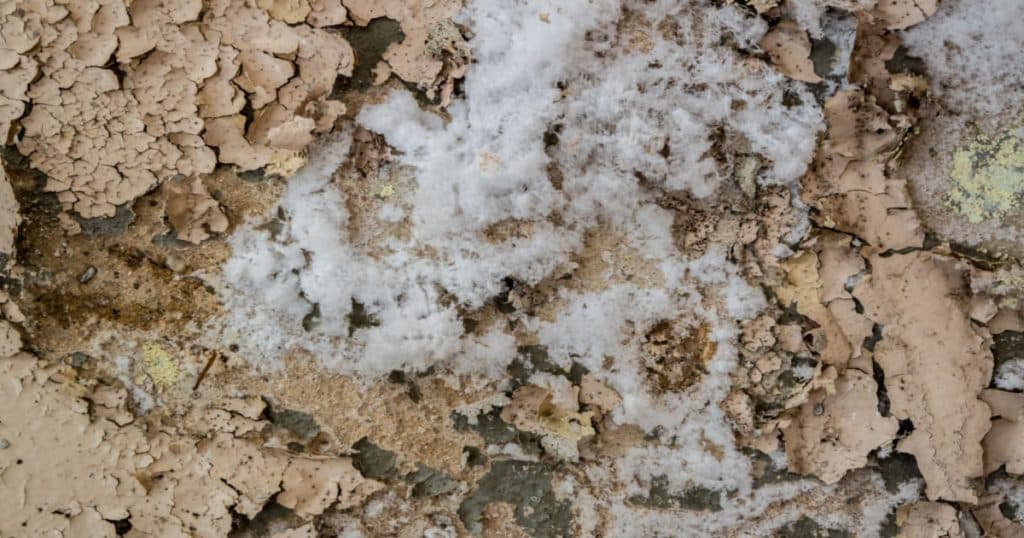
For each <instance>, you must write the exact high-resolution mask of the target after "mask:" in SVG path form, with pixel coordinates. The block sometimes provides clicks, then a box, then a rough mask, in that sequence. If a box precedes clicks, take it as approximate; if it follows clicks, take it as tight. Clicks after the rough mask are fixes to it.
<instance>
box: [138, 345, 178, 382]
mask: <svg viewBox="0 0 1024 538" xmlns="http://www.w3.org/2000/svg"><path fill="white" fill-rule="evenodd" d="M142 366H143V368H145V370H146V375H148V376H149V378H150V379H151V380H153V384H154V385H157V386H171V385H174V384H175V383H177V382H178V379H179V378H180V376H181V372H180V371H179V370H178V364H177V363H176V362H174V359H173V358H172V357H171V355H170V353H168V352H167V351H165V350H164V348H162V347H160V344H157V343H156V342H146V343H144V344H142Z"/></svg>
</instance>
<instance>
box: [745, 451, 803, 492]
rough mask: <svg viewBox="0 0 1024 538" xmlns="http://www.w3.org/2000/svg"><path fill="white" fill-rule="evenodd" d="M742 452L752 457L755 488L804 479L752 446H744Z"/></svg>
mask: <svg viewBox="0 0 1024 538" xmlns="http://www.w3.org/2000/svg"><path fill="white" fill-rule="evenodd" d="M742 452H743V453H744V454H746V455H747V457H749V458H750V474H751V476H752V477H753V479H754V481H753V488H754V489H759V488H762V487H764V486H767V485H770V484H779V483H782V482H793V481H796V480H803V479H804V477H802V476H800V475H798V474H795V473H791V472H789V470H788V469H786V468H785V467H776V465H775V462H774V461H772V459H771V458H770V457H769V456H768V455H767V454H765V453H764V452H761V451H759V450H755V449H752V448H744V449H742Z"/></svg>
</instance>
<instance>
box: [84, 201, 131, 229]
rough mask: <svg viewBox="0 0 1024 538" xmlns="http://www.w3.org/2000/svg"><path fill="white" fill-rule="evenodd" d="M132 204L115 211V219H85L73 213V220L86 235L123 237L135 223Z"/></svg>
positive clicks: (124, 205) (121, 206)
mask: <svg viewBox="0 0 1024 538" xmlns="http://www.w3.org/2000/svg"><path fill="white" fill-rule="evenodd" d="M130 206H131V204H122V205H119V206H117V208H116V209H115V210H114V216H113V217H99V218H94V219H83V218H82V217H81V216H79V214H78V213H76V212H74V211H72V212H71V218H73V219H75V222H77V223H78V225H79V226H81V228H82V233H83V234H85V235H101V236H114V235H121V234H123V233H124V232H125V231H127V230H128V226H130V225H131V223H132V222H134V221H135V212H134V211H132V208H131V207H130Z"/></svg>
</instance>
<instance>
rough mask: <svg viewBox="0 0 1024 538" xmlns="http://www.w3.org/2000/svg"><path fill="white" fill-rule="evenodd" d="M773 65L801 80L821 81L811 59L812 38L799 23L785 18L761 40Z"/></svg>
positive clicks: (790, 76) (791, 76) (789, 75)
mask: <svg viewBox="0 0 1024 538" xmlns="http://www.w3.org/2000/svg"><path fill="white" fill-rule="evenodd" d="M760 45H761V48H762V49H763V50H764V51H765V52H767V53H768V58H769V59H770V60H771V62H772V65H773V66H775V69H777V70H778V71H779V72H780V73H782V74H783V75H786V76H787V77H789V78H791V79H794V80H799V81H801V82H810V83H812V84H814V83H818V82H821V77H819V76H818V75H817V74H815V72H814V62H812V61H811V40H810V38H809V37H807V32H805V31H804V29H803V28H801V27H800V26H799V25H798V24H797V23H795V22H793V21H790V20H784V21H782V22H780V23H779V24H777V25H776V26H775V27H774V28H772V29H771V30H769V31H768V33H767V34H765V36H764V37H763V38H761V42H760Z"/></svg>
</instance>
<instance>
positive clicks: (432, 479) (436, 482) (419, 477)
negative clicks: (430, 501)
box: [403, 463, 459, 497]
mask: <svg viewBox="0 0 1024 538" xmlns="http://www.w3.org/2000/svg"><path fill="white" fill-rule="evenodd" d="M403 479H404V480H405V481H406V482H408V483H410V484H415V485H414V486H413V487H412V495H413V497H436V496H438V495H444V494H445V493H448V492H451V491H454V490H455V488H457V487H458V486H459V483H458V482H457V481H455V479H453V478H452V476H451V475H450V474H448V473H445V472H442V471H438V470H437V469H432V468H430V467H427V466H426V465H423V464H422V463H417V464H416V471H415V472H412V473H409V474H407V475H405V477H404V478H403Z"/></svg>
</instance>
